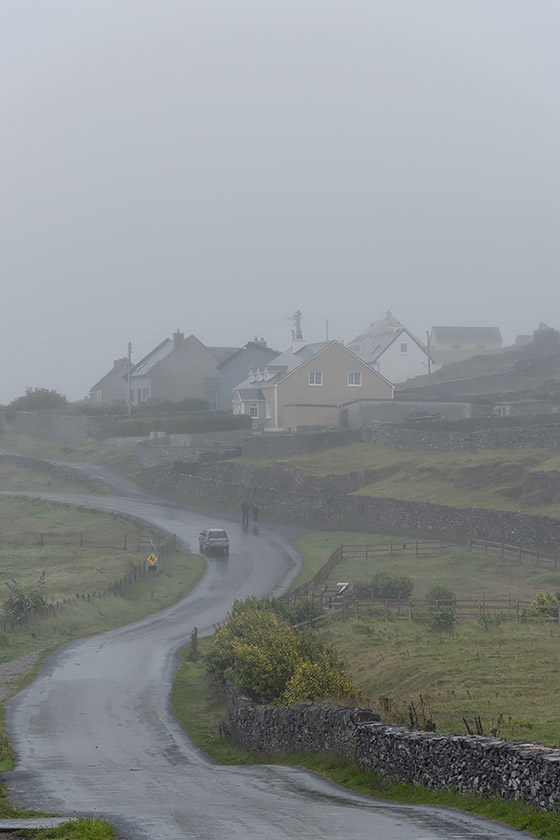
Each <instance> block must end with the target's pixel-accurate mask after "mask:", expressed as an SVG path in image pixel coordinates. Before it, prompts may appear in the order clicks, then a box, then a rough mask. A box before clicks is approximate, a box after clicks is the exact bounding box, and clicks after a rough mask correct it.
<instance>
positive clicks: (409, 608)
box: [408, 598, 412, 621]
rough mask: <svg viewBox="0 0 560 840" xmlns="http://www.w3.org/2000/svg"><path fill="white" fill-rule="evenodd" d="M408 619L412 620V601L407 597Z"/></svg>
mask: <svg viewBox="0 0 560 840" xmlns="http://www.w3.org/2000/svg"><path fill="white" fill-rule="evenodd" d="M408 620H409V621H412V601H411V600H410V598H409V599H408Z"/></svg>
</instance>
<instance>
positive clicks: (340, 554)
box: [278, 539, 560, 624]
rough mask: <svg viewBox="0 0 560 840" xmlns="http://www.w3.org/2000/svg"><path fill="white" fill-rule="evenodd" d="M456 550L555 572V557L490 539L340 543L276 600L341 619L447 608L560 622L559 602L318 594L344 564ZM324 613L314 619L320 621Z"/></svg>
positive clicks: (410, 615)
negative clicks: (315, 606)
mask: <svg viewBox="0 0 560 840" xmlns="http://www.w3.org/2000/svg"><path fill="white" fill-rule="evenodd" d="M452 547H457V548H465V549H467V550H468V551H480V552H484V553H485V554H494V555H496V556H499V557H500V558H506V557H507V558H511V559H515V560H517V561H518V562H519V563H521V562H522V561H529V562H531V563H534V564H535V565H536V566H539V565H540V564H544V563H547V564H550V565H553V566H554V569H557V567H558V556H557V554H554V555H551V554H546V553H544V552H542V551H539V550H538V549H530V548H525V547H523V546H518V545H508V544H507V543H499V542H492V541H490V540H476V539H469V540H468V542H467V543H466V544H464V545H461V544H458V543H456V542H453V543H452V542H444V541H443V540H439V541H437V540H399V541H391V542H389V543H385V544H360V545H347V546H345V545H341V546H339V547H338V548H336V549H335V550H334V551H333V553H332V554H331V556H330V557H329V559H328V560H327V562H326V563H324V565H323V566H321V568H320V569H319V571H318V572H317V573H316V574H315V575H314V576H313V577H312V578H311V579H310V580H309V581H307V582H306V583H302V584H301V585H300V586H297V587H296V588H295V589H292V590H291V591H290V592H286V593H285V594H284V595H280V596H278V600H279V601H281V602H282V603H283V604H285V605H286V606H291V605H292V604H295V603H297V602H298V601H304V600H311V601H319V602H320V603H321V606H322V608H323V610H324V612H325V613H326V614H327V615H328V614H329V613H330V614H332V613H335V612H336V613H338V614H342V616H343V618H345V619H359V618H364V617H366V616H370V617H373V616H375V617H376V618H384V619H385V620H386V621H388V620H389V619H408V620H409V621H412V620H413V619H414V616H415V615H416V617H417V618H422V617H426V615H427V614H428V613H429V611H433V610H439V609H448V610H452V611H453V613H454V615H455V617H456V618H457V619H460V620H469V619H475V620H480V619H482V618H487V619H488V618H495V619H500V620H502V619H504V620H508V619H509V620H514V621H536V620H538V621H554V622H556V623H558V624H560V603H559V604H558V607H555V606H553V607H551V606H535V605H534V604H533V603H532V602H531V601H523V600H518V599H513V598H511V596H508V597H507V598H505V597H504V598H486V597H485V596H484V595H483V596H482V597H481V598H479V599H470V600H469V599H456V598H454V599H453V601H452V602H451V601H446V602H445V601H441V602H439V601H434V602H430V601H429V600H426V599H424V600H416V601H414V600H412V599H397V598H394V599H393V598H375V597H373V594H372V596H371V597H369V598H367V597H366V598H363V597H358V596H357V595H356V594H355V593H354V591H353V590H352V588H351V587H348V588H347V589H345V590H344V591H343V592H341V593H340V594H332V593H328V594H326V593H325V594H323V591H324V588H325V586H326V584H327V583H328V582H329V579H330V576H331V573H332V572H333V570H334V569H335V568H336V567H337V566H339V565H340V564H341V563H342V562H343V561H344V560H350V559H361V560H366V561H367V560H372V561H373V560H374V559H375V558H376V557H380V556H382V557H387V556H389V557H397V556H402V555H412V556H414V557H421V556H422V555H433V554H434V553H436V552H437V553H440V554H441V553H443V551H444V550H445V549H448V548H452ZM324 617H325V615H323V616H319V617H318V618H319V619H321V618H324Z"/></svg>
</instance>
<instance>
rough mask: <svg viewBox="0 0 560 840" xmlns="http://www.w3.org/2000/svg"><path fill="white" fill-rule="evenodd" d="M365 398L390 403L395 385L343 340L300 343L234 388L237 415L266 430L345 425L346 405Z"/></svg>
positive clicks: (277, 430) (234, 407)
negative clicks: (247, 416) (244, 415)
mask: <svg viewBox="0 0 560 840" xmlns="http://www.w3.org/2000/svg"><path fill="white" fill-rule="evenodd" d="M360 398H361V399H387V400H390V399H392V398H393V386H392V384H391V383H390V382H389V380H388V379H385V377H384V376H381V374H379V373H378V372H377V371H375V370H373V369H372V368H371V367H369V365H367V364H366V363H365V362H364V361H362V359H360V358H358V356H356V355H355V354H354V353H352V352H351V351H350V350H348V349H347V348H346V347H344V345H342V344H341V343H340V342H339V341H324V342H320V343H318V344H301V345H299V346H298V345H297V344H295V345H294V346H293V347H292V348H290V349H289V350H286V352H285V353H281V354H280V355H279V356H277V357H276V358H275V359H273V360H272V362H271V363H270V364H267V365H266V366H264V367H263V368H262V369H259V368H257V369H254V368H253V369H251V370H250V371H249V375H248V377H247V378H246V379H245V380H244V381H243V382H241V383H240V384H239V385H238V386H237V388H235V389H234V395H233V413H234V414H248V415H249V416H250V417H251V418H252V420H253V428H260V429H263V430H265V431H275V432H279V431H291V430H293V431H295V430H296V429H297V428H298V427H302V426H339V425H340V422H341V406H342V404H343V403H346V402H351V401H352V400H356V399H360Z"/></svg>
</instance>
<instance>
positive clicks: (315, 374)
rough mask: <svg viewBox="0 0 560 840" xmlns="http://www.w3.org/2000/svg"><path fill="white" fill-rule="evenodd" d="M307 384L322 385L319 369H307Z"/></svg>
mask: <svg viewBox="0 0 560 840" xmlns="http://www.w3.org/2000/svg"><path fill="white" fill-rule="evenodd" d="M309 384H310V385H322V384H323V374H322V373H321V371H317V370H314V371H313V370H312V371H309Z"/></svg>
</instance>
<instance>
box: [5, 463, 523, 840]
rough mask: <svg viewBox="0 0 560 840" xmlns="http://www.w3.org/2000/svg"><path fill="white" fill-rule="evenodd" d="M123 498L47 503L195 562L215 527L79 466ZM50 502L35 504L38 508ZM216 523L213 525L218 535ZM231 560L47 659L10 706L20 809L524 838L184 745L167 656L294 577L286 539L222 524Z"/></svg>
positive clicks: (246, 830) (184, 827)
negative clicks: (133, 526) (93, 512)
mask: <svg viewBox="0 0 560 840" xmlns="http://www.w3.org/2000/svg"><path fill="white" fill-rule="evenodd" d="M84 469H87V470H88V471H89V472H90V474H94V473H95V474H96V477H97V478H103V477H104V478H105V479H106V480H107V481H109V482H110V483H112V484H113V487H114V489H115V490H116V491H117V492H118V493H119V495H113V496H105V497H94V496H87V497H85V496H81V495H77V494H76V495H68V494H55V493H53V494H48V497H49V498H55V499H58V500H60V501H68V502H75V503H85V504H88V505H90V506H92V505H95V506H98V507H103V508H107V509H111V510H116V511H120V512H123V513H128V514H131V515H134V516H137V517H140V518H143V519H145V520H147V521H149V522H151V523H153V524H154V525H157V526H158V527H159V528H161V529H165V530H167V531H171V532H174V533H176V534H177V537H178V538H179V539H180V540H181V541H182V542H183V543H184V544H185V545H187V546H189V547H190V548H191V549H193V550H195V551H196V550H197V546H198V537H197V535H198V531H199V530H200V528H201V527H205V526H209V525H215V524H216V522H215V520H214V519H211V518H209V516H208V514H207V513H197V512H194V511H190V510H185V509H184V508H182V507H181V506H179V505H177V504H172V503H166V502H164V501H162V500H161V499H159V498H156V497H153V496H151V495H150V494H148V493H146V492H144V491H141V490H139V489H138V488H137V487H135V486H134V485H132V484H131V483H129V482H127V481H125V480H123V479H117V478H116V477H115V476H114V475H112V474H110V473H108V472H105V471H103V470H102V468H100V467H93V466H92V465H87V466H86V465H84ZM46 495H47V494H45V496H46ZM223 520H224V518H223V517H222V516H221V517H220V524H221V522H222V521H223ZM226 525H227V527H228V530H229V532H230V540H231V553H230V555H229V558H227V559H224V558H221V557H220V558H219V559H218V558H216V559H214V558H211V559H209V560H208V564H207V572H206V574H205V576H204V577H203V579H202V580H201V581H200V583H199V584H198V585H197V586H196V587H195V589H194V590H193V592H192V593H191V594H190V595H189V596H188V597H187V598H185V599H183V600H182V601H181V602H180V603H178V604H176V605H175V606H173V607H170V608H168V609H167V610H164V611H163V612H160V613H158V614H156V615H153V616H150V617H148V618H146V619H143V620H142V621H139V622H137V623H136V624H132V625H129V626H127V627H123V628H121V629H118V630H114V631H111V632H109V633H104V634H102V635H100V636H95V637H91V638H87V639H83V640H81V641H77V642H73V643H71V644H69V645H67V646H65V647H64V648H62V649H61V650H59V651H58V652H56V653H55V654H53V655H52V656H51V657H50V658H49V659H48V660H47V661H46V662H45V664H44V666H43V667H42V669H41V671H40V673H39V676H38V677H37V679H36V680H35V682H34V683H33V684H32V685H30V686H29V687H28V688H26V689H24V690H23V691H21V692H20V693H19V694H17V695H15V696H14V697H13V698H11V700H10V701H9V702H8V704H7V724H8V729H9V733H10V736H11V738H12V743H13V746H14V748H15V751H16V755H17V763H16V767H15V770H14V771H13V772H11V773H8V774H5V776H4V781H5V782H6V784H7V787H8V790H9V794H10V799H11V801H12V802H13V804H15V805H19V806H21V807H26V808H33V809H41V810H45V811H50V812H58V813H61V814H64V815H69V816H73V815H74V814H76V813H77V814H78V815H80V816H91V815H96V816H97V817H103V818H105V819H107V820H109V821H110V822H112V823H113V824H114V825H115V826H116V828H117V831H118V833H119V837H121V838H123V840H145V839H146V838H150V840H154V839H155V840H175V838H177V840H184V838H196V840H207V839H208V840H221V838H248V840H257V839H258V840H287V839H289V838H298V840H300V838H308V839H309V840H319V838H321V840H324V838H352V840H365V838H368V840H405V838H407V840H408V839H409V838H412V839H413V840H436V838H440V840H443V838H445V840H450V838H460V839H461V840H474V838H478V840H482V838H484V840H490V838H492V840H514V838H518V840H519V838H521V837H523V836H526V835H523V834H522V833H521V832H516V831H513V830H509V829H507V828H502V827H500V826H498V825H496V824H494V823H489V822H486V821H484V820H480V819H477V818H473V817H469V816H466V815H463V814H460V813H457V812H454V811H447V810H445V809H436V808H414V807H409V806H398V805H393V804H389V803H383V802H379V801H376V800H373V799H368V798H366V797H361V796H358V795H354V794H352V793H349V792H347V791H344V790H342V789H340V788H338V787H336V786H335V785H333V784H331V783H329V782H327V781H325V780H324V779H322V778H320V777H319V776H316V775H315V774H312V773H308V772H306V771H304V770H300V769H296V768H291V767H276V766H255V767H221V766H217V765H215V764H212V763H211V762H210V761H209V760H208V759H207V758H206V757H205V756H204V755H203V754H202V753H201V752H200V751H199V750H197V749H196V748H195V747H194V746H193V745H192V743H191V742H190V741H189V739H188V738H187V737H186V735H185V733H184V732H183V730H182V728H181V727H180V726H179V725H178V724H177V723H176V721H175V720H174V718H173V717H172V715H171V712H170V707H169V695H170V690H171V685H172V681H173V678H174V675H175V672H176V669H177V666H178V659H177V651H178V649H179V648H181V647H182V646H183V645H184V644H185V642H186V640H188V638H189V636H190V633H191V630H192V628H193V627H194V626H196V627H198V629H199V633H200V634H207V633H210V632H212V628H213V625H214V624H215V623H216V622H217V621H220V620H222V619H223V618H224V616H225V615H226V613H227V611H228V609H229V608H230V606H231V604H232V602H233V599H234V598H236V597H237V598H243V597H245V596H246V595H249V594H255V595H267V594H278V593H280V592H281V591H283V590H285V589H286V588H287V586H288V585H289V584H290V582H291V581H292V580H293V578H294V577H295V575H296V574H297V571H298V565H299V558H298V556H297V554H296V553H295V551H294V550H293V549H292V548H291V545H290V539H291V537H292V536H293V534H294V533H295V529H289V528H288V529H285V530H284V529H282V528H280V527H276V526H274V527H272V526H268V525H266V524H265V525H264V526H262V527H261V529H260V532H259V534H253V533H252V532H244V531H243V530H242V529H241V527H240V526H239V525H238V524H237V523H234V522H227V520H226Z"/></svg>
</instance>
